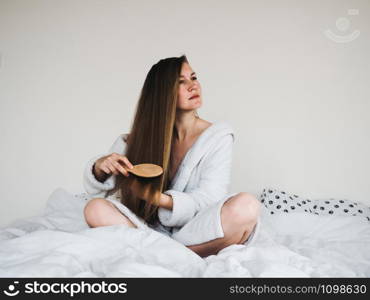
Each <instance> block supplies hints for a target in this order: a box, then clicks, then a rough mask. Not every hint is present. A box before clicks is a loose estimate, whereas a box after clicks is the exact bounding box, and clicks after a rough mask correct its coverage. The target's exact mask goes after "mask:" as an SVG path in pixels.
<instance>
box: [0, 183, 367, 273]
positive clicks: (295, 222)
mask: <svg viewBox="0 0 370 300" xmlns="http://www.w3.org/2000/svg"><path fill="white" fill-rule="evenodd" d="M279 193H280V196H282V195H284V196H286V199H289V200H291V201H296V203H298V202H297V201H298V200H300V202H299V203H301V205H296V206H295V208H294V209H290V210H289V212H287V211H284V209H282V208H283V207H282V206H283V205H286V206H287V207H292V206H293V205H292V203H291V202H288V201H286V200H284V199H283V198H282V197H280V196H278V197H279V198H277V195H278V190H272V189H270V188H266V189H264V190H263V191H262V192H261V196H260V201H261V202H262V203H263V204H264V205H262V212H261V217H260V228H259V232H258V238H256V240H255V241H254V243H253V244H252V245H250V246H248V247H246V246H244V245H231V246H229V247H227V248H225V249H223V250H222V251H220V252H219V253H218V254H217V255H211V256H208V257H206V258H201V257H199V256H198V255H196V254H195V253H193V252H192V251H191V250H189V249H188V248H186V247H185V246H183V245H182V244H180V243H178V242H177V241H175V240H173V239H171V238H169V237H168V236H166V235H163V234H161V233H159V232H156V231H154V230H152V229H150V228H147V229H136V228H129V227H126V226H124V225H114V226H106V227H99V228H89V227H88V225H87V224H86V222H85V220H84V217H83V208H84V206H85V204H86V201H88V200H89V199H90V198H91V196H89V195H88V194H86V193H80V194H72V193H70V192H68V191H67V190H66V189H64V188H57V189H56V190H55V191H54V192H53V193H52V194H51V195H50V196H49V198H48V200H47V203H46V207H45V211H44V213H43V214H42V215H40V216H33V217H30V218H24V219H19V220H16V221H14V222H13V223H11V224H8V225H7V226H4V227H3V228H1V229H0V277H370V222H369V221H370V220H369V218H368V215H369V212H370V208H368V207H367V206H364V205H362V206H361V209H359V206H357V205H359V204H357V205H353V206H354V207H353V209H357V211H358V210H361V211H363V213H362V214H361V216H360V215H358V214H357V215H356V214H354V213H352V214H349V213H348V212H347V213H343V214H333V213H329V212H328V213H326V214H323V213H318V212H316V211H315V209H317V210H318V211H319V212H320V210H321V211H328V209H325V210H323V209H321V208H320V207H322V206H320V204H318V203H326V204H327V205H329V204H328V203H327V202H328V201H329V202H330V205H333V206H335V205H336V204H334V203H333V201H334V200H337V199H321V200H312V201H309V202H307V201H305V200H302V197H299V196H298V195H293V196H292V195H289V194H288V193H285V192H279ZM288 197H290V198H291V199H290V198H288ZM272 198H273V199H274V201H273V200H271V199H272ZM276 201H280V202H281V204H279V203H276ZM320 201H321V202H320ZM271 202H272V203H271ZM285 202H287V203H285ZM303 202H305V204H304V205H306V204H307V205H308V206H304V205H303V204H302V203H303ZM316 202H317V203H316ZM338 203H341V202H338ZM342 204H343V205H348V206H349V205H350V204H351V203H349V202H347V201H346V200H344V202H343V203H342ZM315 205H316V208H315V209H314V208H313V207H314V206H315ZM278 206H280V207H279V208H277V207H278ZM340 208H341V207H340ZM310 209H311V211H310ZM366 209H369V211H366Z"/></svg>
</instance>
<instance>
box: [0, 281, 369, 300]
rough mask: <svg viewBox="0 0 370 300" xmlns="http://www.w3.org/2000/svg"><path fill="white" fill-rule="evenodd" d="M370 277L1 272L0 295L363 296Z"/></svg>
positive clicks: (111, 296) (137, 297)
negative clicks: (18, 274) (50, 275)
mask: <svg viewBox="0 0 370 300" xmlns="http://www.w3.org/2000/svg"><path fill="white" fill-rule="evenodd" d="M369 283H370V279H369V278H335V279H333V278H0V284H1V299H6V297H9V298H14V299H26V298H30V297H34V296H37V297H38V298H39V297H50V296H52V297H53V298H59V299H88V298H91V297H96V298H99V299H105V298H114V297H117V298H118V297H119V298H120V299H142V298H143V297H151V298H152V297H155V298H157V297H158V298H161V299H172V300H173V299H176V298H181V299H184V298H194V297H199V296H202V297H204V296H206V297H207V299H208V298H211V297H215V299H226V298H239V297H248V298H249V299H250V298H251V297H253V296H255V297H256V298H257V297H258V298H261V297H263V299H265V298H266V297H271V298H272V297H274V298H276V296H284V298H286V297H289V296H291V297H297V296H299V297H301V296H304V297H317V296H325V298H327V297H330V296H332V297H336V298H338V297H350V298H351V299H352V298H353V297H362V298H367V299H369V293H368V290H369V287H370V284H369Z"/></svg>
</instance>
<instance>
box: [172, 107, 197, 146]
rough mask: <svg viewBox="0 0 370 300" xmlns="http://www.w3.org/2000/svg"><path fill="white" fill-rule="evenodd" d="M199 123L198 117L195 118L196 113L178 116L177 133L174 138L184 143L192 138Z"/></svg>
mask: <svg viewBox="0 0 370 300" xmlns="http://www.w3.org/2000/svg"><path fill="white" fill-rule="evenodd" d="M197 122H198V117H196V116H195V114H194V111H189V112H181V113H178V114H176V120H175V128H176V130H175V133H174V136H175V138H176V139H177V140H178V141H180V142H181V141H183V140H185V139H186V138H187V137H189V136H191V135H192V134H193V133H194V131H195V129H196V127H195V125H196V124H197Z"/></svg>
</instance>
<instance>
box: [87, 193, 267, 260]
mask: <svg viewBox="0 0 370 300" xmlns="http://www.w3.org/2000/svg"><path fill="white" fill-rule="evenodd" d="M259 214H260V202H259V201H258V200H257V199H256V198H255V197H254V196H253V195H252V194H248V193H245V192H241V193H238V194H236V195H234V196H232V197H230V198H229V199H228V200H227V201H225V203H224V204H223V206H222V208H221V224H222V229H223V231H224V237H222V238H218V239H214V240H212V241H209V242H205V243H202V244H198V245H191V246H187V247H188V248H189V249H191V250H192V251H194V252H195V253H197V254H198V255H199V256H201V257H206V256H209V255H212V254H217V253H218V252H219V251H220V250H222V249H223V248H225V247H227V246H230V245H232V244H242V243H244V242H245V241H246V240H247V239H248V237H249V235H250V234H251V232H252V230H253V228H254V226H255V225H256V222H257V219H258V216H259ZM84 216H85V219H86V222H87V224H88V225H89V226H90V227H99V226H110V225H116V224H124V225H128V226H130V227H137V226H136V225H135V224H134V223H132V222H131V221H130V220H129V219H128V218H127V217H126V216H124V215H123V214H122V213H121V212H120V211H119V210H118V209H117V208H116V207H115V206H114V205H113V204H112V203H111V202H110V201H108V200H106V199H104V198H93V199H91V200H90V201H89V202H88V203H87V204H86V206H85V209H84Z"/></svg>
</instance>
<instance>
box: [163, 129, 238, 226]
mask: <svg viewBox="0 0 370 300" xmlns="http://www.w3.org/2000/svg"><path fill="white" fill-rule="evenodd" d="M233 143H234V135H233V134H228V135H225V136H223V137H222V138H220V139H219V141H218V143H217V146H216V147H214V149H212V151H210V152H209V153H208V155H207V157H206V161H205V162H204V165H203V168H202V170H201V175H200V180H199V184H198V186H197V188H195V189H193V190H191V191H189V192H180V191H176V190H173V189H171V190H167V191H165V192H164V193H165V194H168V195H171V196H172V199H173V208H172V210H168V209H165V208H163V207H161V208H159V209H158V217H159V220H160V222H161V223H162V224H163V225H165V226H171V227H172V226H177V227H182V226H183V225H185V224H186V223H187V222H188V221H190V220H191V219H192V218H193V217H194V216H195V215H196V213H197V212H199V211H200V210H202V209H204V208H206V207H207V206H209V205H212V204H214V203H216V202H218V201H221V200H222V199H224V198H225V196H226V195H227V194H228V190H229V185H230V180H231V179H230V178H231V163H232V150H233Z"/></svg>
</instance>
